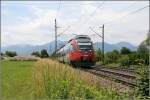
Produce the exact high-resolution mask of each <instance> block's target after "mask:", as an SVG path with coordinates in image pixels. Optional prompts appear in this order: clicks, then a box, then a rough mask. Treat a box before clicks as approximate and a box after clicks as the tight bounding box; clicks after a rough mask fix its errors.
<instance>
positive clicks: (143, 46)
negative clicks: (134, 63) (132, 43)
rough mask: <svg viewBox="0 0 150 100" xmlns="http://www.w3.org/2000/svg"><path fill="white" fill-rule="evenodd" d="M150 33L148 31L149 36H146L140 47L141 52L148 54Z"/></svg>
mask: <svg viewBox="0 0 150 100" xmlns="http://www.w3.org/2000/svg"><path fill="white" fill-rule="evenodd" d="M149 35H150V33H148V36H147V38H146V40H144V41H143V42H142V43H141V44H140V45H139V47H138V52H139V53H146V54H148V52H149V48H150V45H149V42H150V36H149Z"/></svg>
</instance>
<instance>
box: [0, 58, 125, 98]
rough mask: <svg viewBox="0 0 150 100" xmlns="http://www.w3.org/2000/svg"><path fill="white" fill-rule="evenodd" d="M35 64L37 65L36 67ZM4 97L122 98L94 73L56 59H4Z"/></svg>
mask: <svg viewBox="0 0 150 100" xmlns="http://www.w3.org/2000/svg"><path fill="white" fill-rule="evenodd" d="M33 65H34V66H33ZM2 66H3V67H2V96H3V98H14V99H38V98H44V99H48V98H51V99H79V98H80V99H81V98H83V99H85V98H88V99H90V98H99V99H121V98H124V96H119V94H117V91H116V90H115V89H113V88H109V86H108V88H106V87H105V88H104V87H101V86H100V85H99V81H98V80H95V79H94V77H93V75H91V74H88V73H84V72H82V71H80V70H78V69H74V68H71V67H70V66H68V65H64V64H60V63H58V62H56V61H53V60H40V61H38V62H36V63H35V64H34V62H31V61H2Z"/></svg>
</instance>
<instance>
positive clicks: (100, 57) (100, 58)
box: [96, 49, 102, 61]
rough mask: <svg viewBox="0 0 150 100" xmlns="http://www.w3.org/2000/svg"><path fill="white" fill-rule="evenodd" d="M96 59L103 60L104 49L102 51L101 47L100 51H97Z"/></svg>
mask: <svg viewBox="0 0 150 100" xmlns="http://www.w3.org/2000/svg"><path fill="white" fill-rule="evenodd" d="M96 60H97V61H102V51H101V49H98V51H96Z"/></svg>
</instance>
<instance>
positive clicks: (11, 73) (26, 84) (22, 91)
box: [1, 61, 34, 99]
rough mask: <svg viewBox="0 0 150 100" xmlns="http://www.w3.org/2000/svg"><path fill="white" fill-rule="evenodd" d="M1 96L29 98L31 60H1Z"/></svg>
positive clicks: (30, 92)
mask: <svg viewBox="0 0 150 100" xmlns="http://www.w3.org/2000/svg"><path fill="white" fill-rule="evenodd" d="M1 64H2V97H3V98H14V99H25V98H26V99H27V98H31V94H32V85H31V84H32V77H31V76H32V65H33V64H34V62H33V61H2V62H1Z"/></svg>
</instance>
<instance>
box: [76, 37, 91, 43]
mask: <svg viewBox="0 0 150 100" xmlns="http://www.w3.org/2000/svg"><path fill="white" fill-rule="evenodd" d="M77 41H78V42H90V41H91V40H90V38H87V37H80V38H77Z"/></svg>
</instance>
